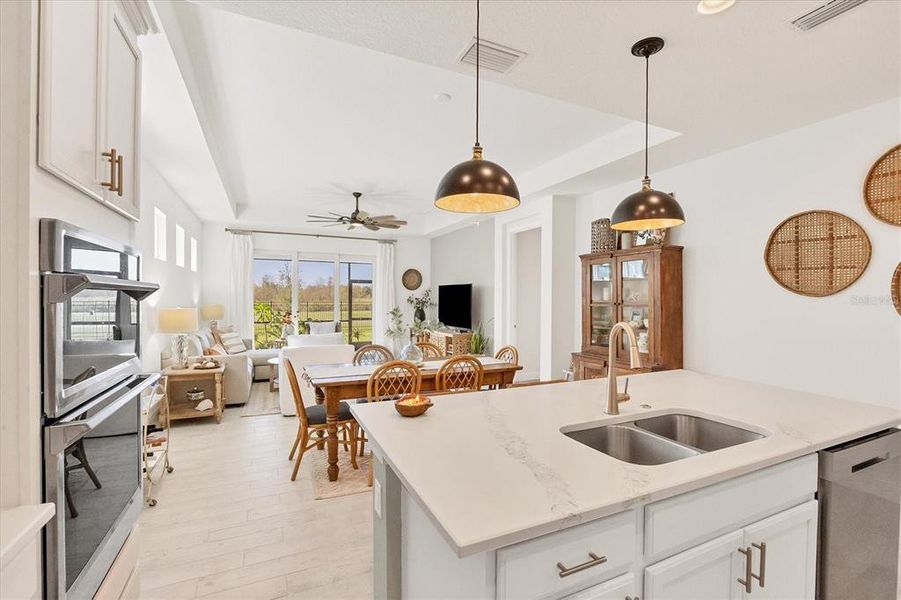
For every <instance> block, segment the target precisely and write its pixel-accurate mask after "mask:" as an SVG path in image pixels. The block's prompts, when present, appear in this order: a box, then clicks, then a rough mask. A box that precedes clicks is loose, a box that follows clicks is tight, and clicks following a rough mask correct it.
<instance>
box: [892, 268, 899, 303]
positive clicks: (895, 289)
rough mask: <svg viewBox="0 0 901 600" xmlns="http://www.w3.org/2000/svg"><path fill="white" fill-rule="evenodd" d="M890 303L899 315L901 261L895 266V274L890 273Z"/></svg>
mask: <svg viewBox="0 0 901 600" xmlns="http://www.w3.org/2000/svg"><path fill="white" fill-rule="evenodd" d="M892 303H893V304H894V305H895V310H897V311H898V314H899V315H901V263H898V266H897V267H895V274H894V275H892Z"/></svg>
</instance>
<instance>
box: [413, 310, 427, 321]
mask: <svg viewBox="0 0 901 600" xmlns="http://www.w3.org/2000/svg"><path fill="white" fill-rule="evenodd" d="M413 320H414V321H419V322H420V323H422V322H423V321H425V309H424V308H422V307H421V306H420V307H419V308H417V309H416V310H414V311H413Z"/></svg>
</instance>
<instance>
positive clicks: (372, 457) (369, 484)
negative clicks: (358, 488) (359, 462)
mask: <svg viewBox="0 0 901 600" xmlns="http://www.w3.org/2000/svg"><path fill="white" fill-rule="evenodd" d="M374 462H375V455H374V454H373V453H372V450H370V451H369V476H368V477H367V479H366V485H368V486H369V487H372V463H374Z"/></svg>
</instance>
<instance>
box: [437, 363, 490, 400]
mask: <svg viewBox="0 0 901 600" xmlns="http://www.w3.org/2000/svg"><path fill="white" fill-rule="evenodd" d="M483 376H484V373H483V369H482V363H480V362H479V359H477V358H476V357H474V356H469V355H468V354H463V355H460V356H455V357H453V358H450V359H448V360H446V361H444V363H443V364H442V365H441V367H440V368H439V369H438V374H437V375H435V389H437V390H438V391H439V392H474V391H477V390H479V389H481V388H482V380H483Z"/></svg>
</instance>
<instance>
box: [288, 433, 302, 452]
mask: <svg viewBox="0 0 901 600" xmlns="http://www.w3.org/2000/svg"><path fill="white" fill-rule="evenodd" d="M301 429H303V425H298V426H297V436H296V437H295V438H294V445H293V446H291V454H289V455H288V460H294V453H295V452H297V446H298V445H299V444H300V438H301V436H302V435H303V432H302V431H301Z"/></svg>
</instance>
